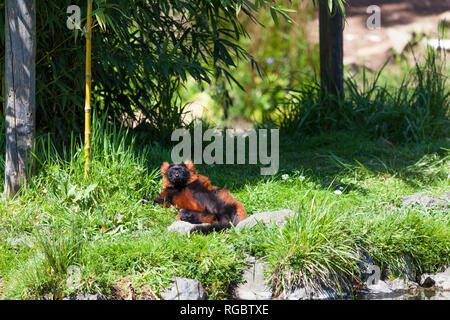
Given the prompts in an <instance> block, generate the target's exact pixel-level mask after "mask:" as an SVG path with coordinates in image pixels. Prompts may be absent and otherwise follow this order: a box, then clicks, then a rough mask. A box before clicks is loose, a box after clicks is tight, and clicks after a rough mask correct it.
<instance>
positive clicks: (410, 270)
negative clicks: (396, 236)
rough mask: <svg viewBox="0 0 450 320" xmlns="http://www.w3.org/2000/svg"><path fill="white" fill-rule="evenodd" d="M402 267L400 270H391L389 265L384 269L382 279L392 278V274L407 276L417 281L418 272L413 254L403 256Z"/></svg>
mask: <svg viewBox="0 0 450 320" xmlns="http://www.w3.org/2000/svg"><path fill="white" fill-rule="evenodd" d="M401 261H402V267H401V268H400V269H399V270H393V271H391V270H390V269H389V267H387V268H386V269H385V270H383V273H382V280H386V279H390V278H391V276H394V277H396V278H397V277H401V278H406V279H408V280H410V281H416V277H417V274H416V272H415V271H414V264H413V260H412V258H411V256H410V255H409V254H407V253H405V254H403V255H402V256H401Z"/></svg>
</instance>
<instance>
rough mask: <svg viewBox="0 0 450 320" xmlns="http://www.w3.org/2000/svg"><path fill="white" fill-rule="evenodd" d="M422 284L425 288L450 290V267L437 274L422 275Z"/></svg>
mask: <svg viewBox="0 0 450 320" xmlns="http://www.w3.org/2000/svg"><path fill="white" fill-rule="evenodd" d="M420 285H421V286H422V287H424V288H430V287H433V286H434V287H436V288H439V289H441V290H444V291H450V268H447V269H446V270H445V271H443V272H438V273H436V274H429V273H425V274H423V275H421V277H420Z"/></svg>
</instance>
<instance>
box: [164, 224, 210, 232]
mask: <svg viewBox="0 0 450 320" xmlns="http://www.w3.org/2000/svg"><path fill="white" fill-rule="evenodd" d="M209 225H210V224H209V223H202V224H192V223H189V222H186V221H175V222H174V223H172V224H171V225H170V226H168V227H167V231H172V232H178V233H179V234H181V235H185V234H188V233H191V232H194V231H196V230H197V229H198V228H199V227H204V226H209Z"/></svg>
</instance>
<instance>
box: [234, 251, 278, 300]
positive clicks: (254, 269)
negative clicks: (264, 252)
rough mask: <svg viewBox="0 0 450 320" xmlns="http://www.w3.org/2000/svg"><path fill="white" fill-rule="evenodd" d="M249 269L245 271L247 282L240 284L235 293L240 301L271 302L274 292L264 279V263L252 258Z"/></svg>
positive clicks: (235, 296) (244, 275)
mask: <svg viewBox="0 0 450 320" xmlns="http://www.w3.org/2000/svg"><path fill="white" fill-rule="evenodd" d="M248 262H249V268H248V269H246V270H245V271H244V274H243V277H244V279H245V282H243V283H239V284H238V285H237V286H236V287H235V288H234V291H233V296H234V298H235V299H238V300H270V299H271V298H272V290H271V289H270V287H269V284H268V281H267V280H266V279H265V277H264V263H263V262H261V261H258V260H256V259H255V258H254V257H250V258H249V260H248Z"/></svg>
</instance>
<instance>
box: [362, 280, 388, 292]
mask: <svg viewBox="0 0 450 320" xmlns="http://www.w3.org/2000/svg"><path fill="white" fill-rule="evenodd" d="M367 289H368V290H369V293H370V294H379V293H391V292H392V290H391V288H389V286H388V284H387V283H386V282H384V281H383V280H379V281H377V283H376V284H371V285H368V286H367Z"/></svg>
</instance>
